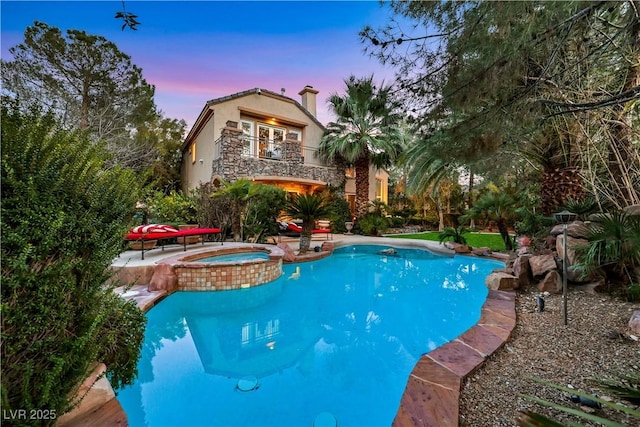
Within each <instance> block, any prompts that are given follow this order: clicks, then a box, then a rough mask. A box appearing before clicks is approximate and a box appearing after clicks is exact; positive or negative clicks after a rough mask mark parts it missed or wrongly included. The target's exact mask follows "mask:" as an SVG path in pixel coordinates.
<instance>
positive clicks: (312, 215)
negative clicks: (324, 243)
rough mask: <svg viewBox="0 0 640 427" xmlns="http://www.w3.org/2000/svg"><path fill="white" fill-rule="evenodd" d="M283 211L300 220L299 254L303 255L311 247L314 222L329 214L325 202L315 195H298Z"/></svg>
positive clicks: (322, 198)
mask: <svg viewBox="0 0 640 427" xmlns="http://www.w3.org/2000/svg"><path fill="white" fill-rule="evenodd" d="M285 211H286V212H287V214H288V215H291V216H292V217H293V218H298V219H301V220H302V232H301V233H300V252H299V253H300V254H303V253H305V252H307V251H308V250H309V246H310V245H311V234H312V232H313V227H314V225H315V222H316V220H317V219H320V218H323V217H325V216H328V215H329V214H330V213H331V212H330V209H329V205H328V204H327V200H326V199H325V198H324V197H322V196H319V195H316V194H298V195H297V196H295V197H294V198H293V199H292V200H290V201H289V203H288V205H287V207H286V208H285Z"/></svg>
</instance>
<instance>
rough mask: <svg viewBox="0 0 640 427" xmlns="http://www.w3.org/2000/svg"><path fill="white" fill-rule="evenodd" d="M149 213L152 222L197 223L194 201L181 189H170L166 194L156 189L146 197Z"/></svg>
mask: <svg viewBox="0 0 640 427" xmlns="http://www.w3.org/2000/svg"><path fill="white" fill-rule="evenodd" d="M147 206H148V207H149V215H150V217H151V218H152V219H153V221H154V222H162V223H170V224H173V225H179V224H197V222H198V215H197V210H196V201H195V199H194V198H193V197H191V196H188V195H185V194H183V193H182V192H181V191H175V190H172V191H171V192H170V193H169V194H168V195H165V194H163V193H162V192H160V191H156V192H154V193H153V194H151V196H150V197H149V198H148V199H147Z"/></svg>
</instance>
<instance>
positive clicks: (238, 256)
mask: <svg viewBox="0 0 640 427" xmlns="http://www.w3.org/2000/svg"><path fill="white" fill-rule="evenodd" d="M261 259H269V254H268V253H266V252H238V253H233V254H224V255H214V256H210V257H205V258H197V259H194V260H192V261H195V262H207V263H216V262H233V261H236V262H240V261H257V260H261Z"/></svg>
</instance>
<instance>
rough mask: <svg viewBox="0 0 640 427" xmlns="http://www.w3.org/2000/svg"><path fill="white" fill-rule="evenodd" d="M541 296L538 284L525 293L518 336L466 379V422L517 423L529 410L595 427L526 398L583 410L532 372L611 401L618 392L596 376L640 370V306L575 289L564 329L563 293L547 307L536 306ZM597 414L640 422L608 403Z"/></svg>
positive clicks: (519, 301) (476, 426) (474, 426)
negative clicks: (637, 323) (636, 314)
mask: <svg viewBox="0 0 640 427" xmlns="http://www.w3.org/2000/svg"><path fill="white" fill-rule="evenodd" d="M536 295H538V292H537V290H536V289H535V288H532V287H530V288H528V289H526V290H519V291H518V295H517V298H516V312H517V323H516V327H515V329H514V331H513V334H512V337H511V339H510V340H509V341H508V342H507V343H506V344H505V345H504V346H503V347H502V348H501V349H499V350H498V351H496V352H495V353H494V354H493V355H492V356H490V357H489V358H488V359H487V360H486V362H485V364H484V365H483V366H482V367H481V368H480V369H479V370H477V371H476V372H475V373H474V374H472V375H471V376H469V377H468V378H467V379H466V380H465V382H464V384H463V386H462V391H461V395H460V426H469V427H483V426H496V427H497V426H517V425H518V424H517V421H516V419H517V416H518V412H519V411H525V410H531V411H535V412H538V413H541V414H544V415H546V416H550V417H552V418H554V419H555V420H557V421H559V422H561V423H563V424H564V425H568V424H569V423H570V422H572V421H579V422H582V423H583V424H584V425H595V424H593V423H591V424H590V423H589V422H587V421H585V420H583V419H580V418H578V417H575V416H570V415H567V414H565V413H563V412H560V411H557V410H553V409H550V408H547V407H544V406H542V405H538V404H536V403H534V402H531V401H529V400H526V399H525V398H523V397H522V395H532V396H536V397H538V398H540V399H544V400H547V401H550V402H555V403H558V404H563V405H565V406H570V407H573V408H575V409H580V408H583V407H581V406H579V405H578V404H576V403H572V402H571V400H570V399H569V397H570V395H569V394H567V393H564V392H562V391H559V390H556V389H553V388H551V387H546V386H543V385H541V384H539V383H536V382H534V381H532V380H531V377H536V378H540V379H544V380H546V381H549V382H552V383H555V384H559V385H562V386H565V387H566V386H569V385H570V388H571V387H574V388H575V389H576V390H580V391H583V392H588V393H593V394H597V395H598V396H600V397H601V398H605V399H606V398H608V397H612V396H610V395H608V394H607V393H606V392H603V391H601V390H599V389H598V388H597V386H596V385H594V384H593V383H592V382H591V380H592V379H599V378H604V377H611V376H612V375H611V374H612V373H615V372H623V373H624V372H628V371H629V369H631V368H632V367H634V368H635V369H636V370H637V369H640V342H638V341H637V338H636V340H634V337H633V335H631V331H630V329H629V327H628V323H629V319H630V318H631V315H632V313H633V310H634V309H635V310H638V309H640V305H639V304H637V303H635V304H633V303H629V302H625V301H623V300H620V299H619V298H614V297H612V296H609V295H608V294H594V293H591V292H587V291H583V290H578V289H576V288H570V289H569V292H568V298H567V301H568V313H569V317H568V326H565V325H564V317H563V310H562V307H563V304H562V295H550V296H547V297H545V309H544V311H543V312H537V311H536V310H535V307H536V303H535V296H536ZM612 399H613V397H612ZM613 400H614V401H616V402H620V403H623V404H626V405H627V406H630V404H628V403H626V402H623V401H619V400H617V399H613ZM583 409H586V410H588V411H591V412H593V411H594V410H592V409H591V408H583ZM636 409H637V408H636ZM595 413H596V414H597V415H600V416H605V417H609V418H610V419H612V420H614V421H617V422H619V423H622V424H625V425H629V426H631V425H638V424H637V423H638V420H637V419H633V418H630V417H628V416H626V415H624V414H622V413H620V412H618V411H613V410H611V409H609V408H606V407H603V408H602V409H600V410H595Z"/></svg>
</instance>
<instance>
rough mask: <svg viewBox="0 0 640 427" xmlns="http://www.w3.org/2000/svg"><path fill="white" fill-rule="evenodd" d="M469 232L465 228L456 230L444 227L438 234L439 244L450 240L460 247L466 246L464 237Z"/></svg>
mask: <svg viewBox="0 0 640 427" xmlns="http://www.w3.org/2000/svg"><path fill="white" fill-rule="evenodd" d="M468 232H469V230H468V229H467V228H466V227H463V226H459V227H457V228H453V227H445V228H444V229H443V230H442V231H441V232H440V234H438V238H439V239H440V243H442V242H444V241H445V240H449V239H452V240H453V241H454V242H456V243H460V244H462V245H466V244H467V239H466V238H465V237H464V235H465V234H467V233H468Z"/></svg>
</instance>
